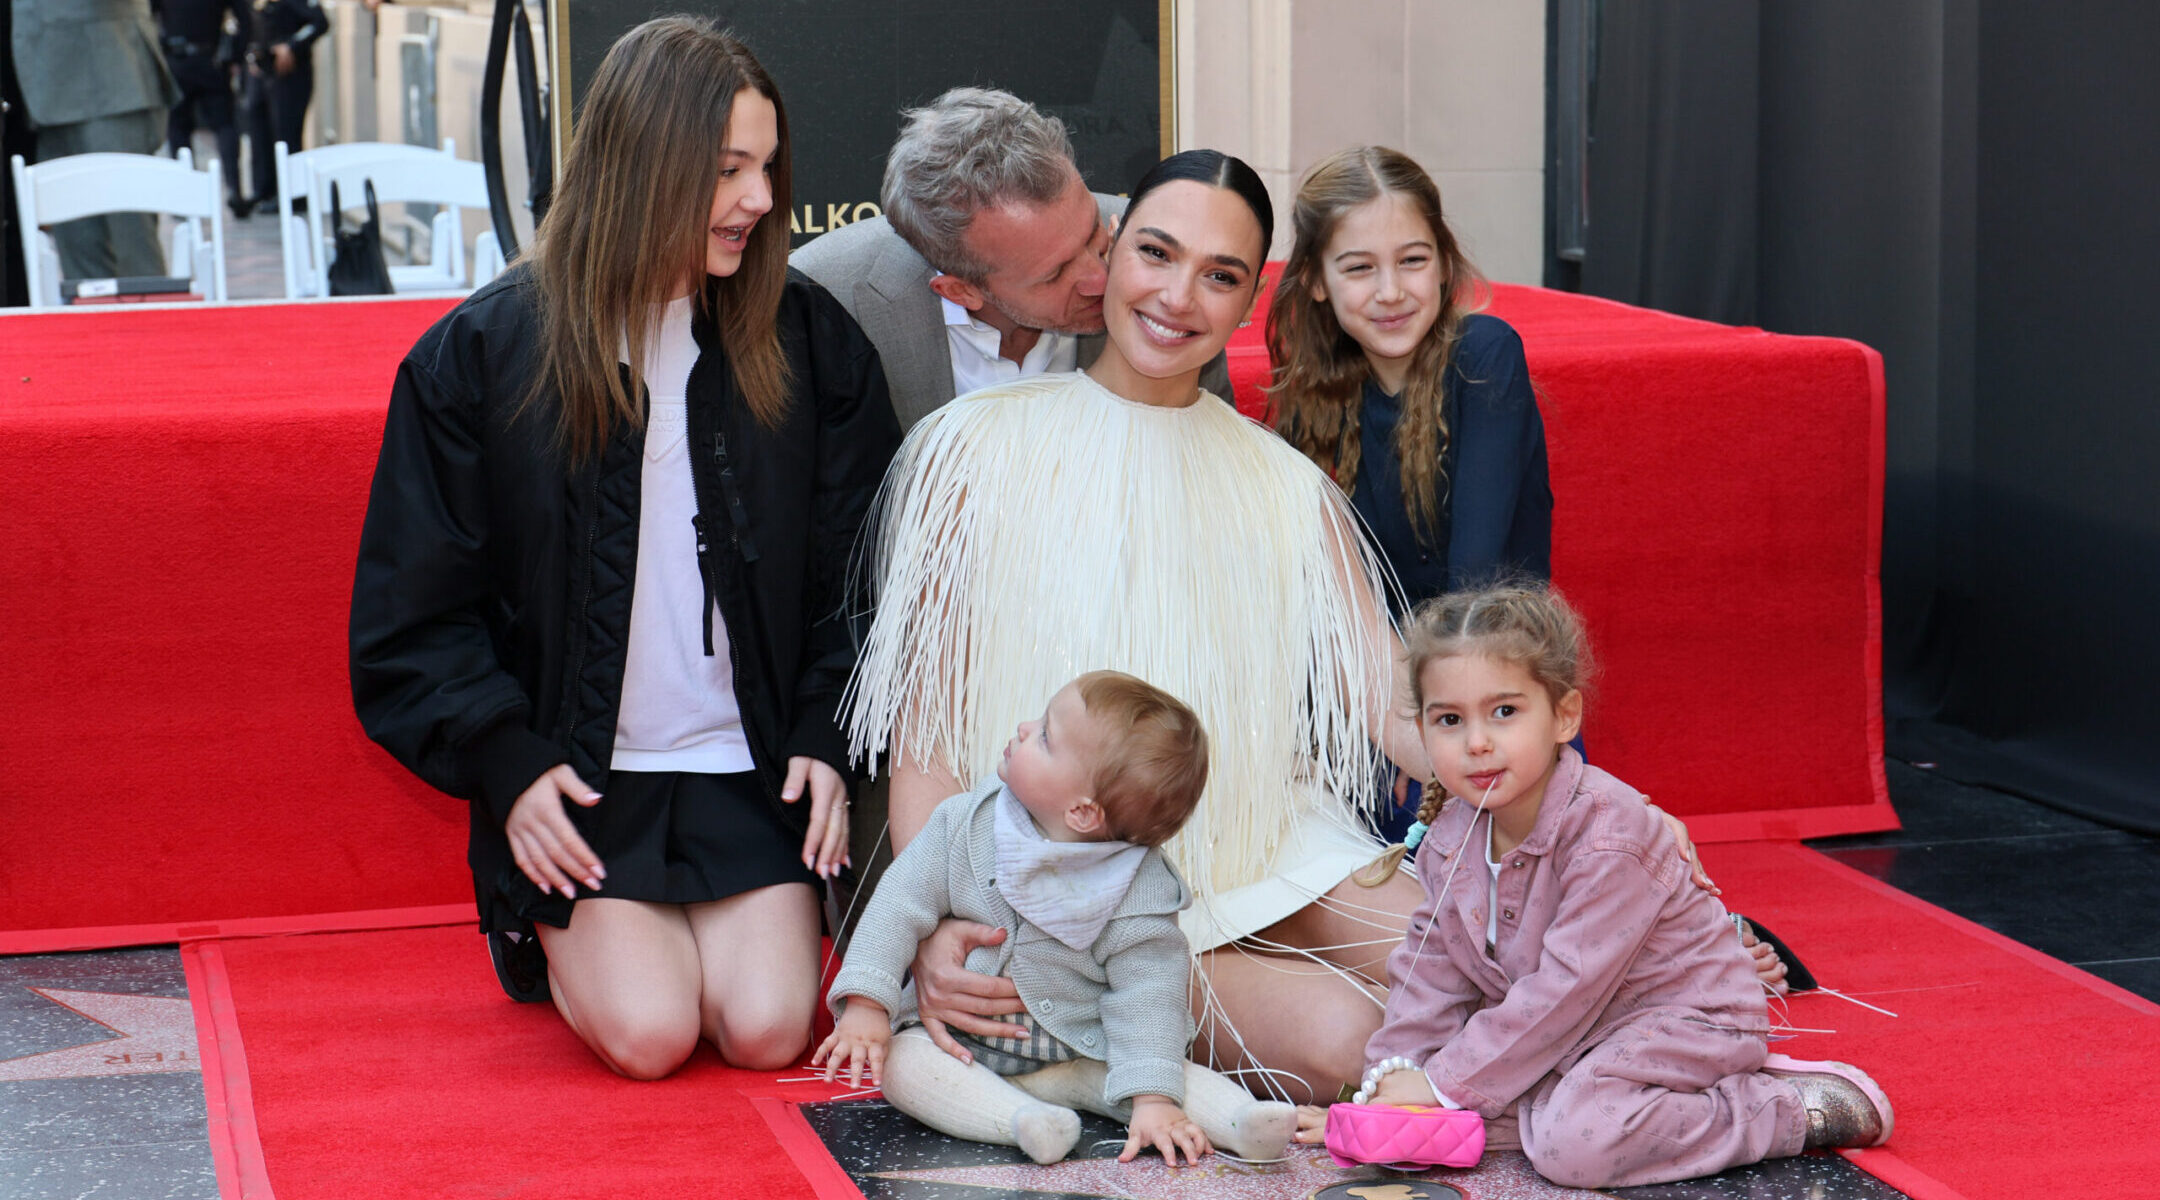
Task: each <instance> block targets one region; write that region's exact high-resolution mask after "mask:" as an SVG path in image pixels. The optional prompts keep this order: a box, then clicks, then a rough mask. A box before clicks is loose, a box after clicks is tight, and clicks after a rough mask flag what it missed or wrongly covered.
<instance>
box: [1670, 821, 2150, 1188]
mask: <svg viewBox="0 0 2160 1200" xmlns="http://www.w3.org/2000/svg"><path fill="white" fill-rule="evenodd" d="M1703 857H1704V859H1705V860H1706V862H1707V864H1708V866H1709V867H1710V870H1711V872H1712V875H1713V876H1714V877H1715V878H1716V879H1717V881H1718V882H1719V883H1720V884H1721V885H1722V886H1723V887H1724V888H1725V892H1726V896H1725V899H1726V901H1727V903H1728V904H1729V905H1730V906H1731V907H1732V908H1734V909H1736V910H1738V911H1741V912H1746V913H1748V914H1750V915H1754V916H1759V917H1761V918H1762V920H1763V921H1764V923H1765V924H1768V925H1769V926H1770V927H1771V928H1773V929H1776V930H1777V931H1778V934H1779V936H1781V937H1784V936H1788V935H1787V934H1786V932H1785V931H1786V929H1787V927H1788V926H1789V927H1791V928H1792V929H1793V930H1795V931H1796V932H1794V933H1793V934H1791V935H1789V936H1790V938H1791V940H1792V942H1793V944H1794V945H1795V946H1799V947H1802V948H1804V950H1803V952H1804V954H1805V955H1806V957H1807V961H1808V965H1809V967H1810V968H1812V969H1813V970H1814V972H1815V974H1816V975H1817V976H1818V977H1819V978H1820V979H1821V981H1822V982H1823V984H1824V986H1826V987H1829V988H1833V989H1836V990H1838V991H1840V992H1844V993H1846V994H1848V995H1851V996H1854V997H1855V998H1857V999H1861V1000H1865V1001H1866V1002H1867V1003H1869V1004H1873V1005H1876V1006H1877V1007H1880V1008H1883V1009H1887V1010H1889V1011H1890V1012H1893V1013H1896V1014H1897V1016H1896V1017H1895V1018H1892V1017H1888V1016H1885V1015H1883V1014H1881V1013H1876V1012H1870V1011H1869V1010H1867V1009H1865V1008H1861V1007H1859V1006H1857V1005H1854V1004H1850V1003H1847V1002H1845V1001H1842V1000H1839V999H1836V998H1834V997H1830V996H1823V995H1808V996H1802V997H1798V998H1796V999H1795V1000H1794V1001H1793V1002H1792V1005H1791V1009H1790V1020H1791V1024H1792V1025H1793V1026H1795V1027H1798V1028H1807V1029H1833V1030H1835V1031H1836V1032H1835V1033H1834V1034H1815V1033H1811V1034H1803V1035H1801V1036H1799V1037H1796V1038H1794V1039H1792V1040H1790V1041H1787V1042H1782V1043H1780V1044H1779V1045H1778V1046H1777V1047H1776V1048H1777V1049H1778V1050H1780V1051H1783V1052H1784V1053H1787V1054H1791V1055H1793V1056H1795V1057H1798V1058H1838V1059H1844V1060H1846V1061H1849V1062H1853V1063H1857V1064H1859V1065H1860V1066H1861V1067H1863V1068H1865V1069H1866V1070H1867V1071H1868V1072H1869V1073H1870V1074H1872V1075H1873V1076H1874V1077H1875V1079H1876V1081H1877V1082H1879V1083H1881V1084H1882V1085H1883V1089H1884V1091H1886V1092H1887V1093H1888V1094H1889V1096H1890V1100H1891V1103H1892V1104H1893V1105H1894V1106H1895V1107H1896V1109H1897V1130H1896V1133H1895V1134H1894V1135H1893V1137H1892V1138H1891V1141H1890V1144H1889V1145H1888V1146H1886V1147H1884V1148H1883V1149H1881V1150H1872V1151H1863V1152H1860V1153H1858V1154H1855V1155H1853V1156H1852V1157H1853V1158H1854V1161H1856V1162H1858V1163H1859V1164H1860V1165H1861V1166H1862V1167H1865V1168H1867V1169H1868V1170H1870V1171H1872V1172H1874V1173H1875V1174H1877V1175H1880V1176H1882V1177H1883V1178H1884V1179H1885V1180H1887V1181H1888V1182H1890V1183H1891V1184H1892V1185H1894V1186H1897V1187H1899V1188H1901V1189H1903V1190H1905V1191H1906V1192H1908V1193H1909V1194H1911V1195H1913V1196H1915V1197H1917V1198H1919V1200H1955V1198H1956V1197H1958V1196H1963V1197H1966V1198H1967V1200H1984V1198H1991V1197H2001V1198H2003V1200H2010V1198H2011V1197H2022V1196H2064V1197H2069V1196H2075V1197H2078V1198H2079V1200H2103V1198H2107V1200H2133V1198H2145V1197H2151V1196H2153V1195H2154V1194H2155V1191H2156V1189H2155V1184H2154V1170H2155V1164H2156V1163H2160V1005H2155V1004H2153V1003H2152V1002H2150V1001H2147V1000H2145V999H2143V998H2141V997H2139V996H2136V995H2134V994H2132V993H2130V992H2127V991H2124V990H2123V989H2121V988H2118V987H2116V986H2115V985H2113V984H2110V983H2108V982H2106V981H2104V980H2101V979H2098V978H2096V977H2094V976H2091V975H2088V974H2086V973H2085V972H2083V971H2080V970H2078V969H2076V968H2075V967H2070V966H2067V965H2065V964H2063V963H2060V962H2057V961H2055V960H2054V959H2051V958H2048V957H2047V956H2045V955H2043V954H2040V953H2039V952H2038V951H2035V950H2031V949H2028V948H2027V947H2025V946H2022V945H2019V944H2017V943H2015V942H2012V941H2010V940H2009V939H2007V938H2004V937H2002V936H2000V935H1999V934H1995V933H1991V932H1989V931H1988V930H1986V929H1983V928H1981V927H1980V926H1977V925H1974V924H1972V923H1971V922H1968V921H1966V920H1964V919H1962V918H1960V917H1957V916H1954V915H1952V914H1950V913H1946V912H1944V911H1943V910H1941V909H1939V908H1936V907H1934V906H1933V905H1929V904H1926V903H1924V902H1922V901H1919V900H1916V899H1914V898H1912V897H1911V896H1908V895H1906V894H1905V893H1903V892H1900V891H1897V890H1896V889H1894V888H1891V887H1889V886H1888V885H1886V884H1882V883H1880V882H1877V881H1876V880H1874V879H1872V878H1869V877H1868V876H1865V875H1862V874H1860V873H1859V872H1857V871H1854V870H1852V869H1850V868H1848V867H1846V866H1844V865H1843V864H1841V863H1838V862H1836V861H1834V860H1832V859H1830V858H1827V857H1825V856H1823V855H1820V854H1817V853H1815V852H1814V851H1812V850H1809V849H1806V848H1805V847H1802V846H1796V845H1791V844H1780V843H1766V842H1757V843H1740V844H1732V845H1721V846H1712V847H1708V848H1707V849H1706V850H1705V851H1704V855H1703Z"/></svg>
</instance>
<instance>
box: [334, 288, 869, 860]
mask: <svg viewBox="0 0 2160 1200" xmlns="http://www.w3.org/2000/svg"><path fill="white" fill-rule="evenodd" d="M536 299H537V289H536V287H535V286H534V285H533V284H532V283H531V282H530V279H529V273H528V272H527V271H526V270H525V269H522V268H521V269H516V270H512V271H510V272H508V273H506V274H505V275H503V276H502V277H500V278H499V279H497V280H496V281H495V282H493V283H490V284H489V285H487V286H486V287H484V288H482V289H480V290H479V291H477V292H475V293H474V294H473V295H472V296H471V297H470V298H468V299H467V300H465V301H464V302H463V303H461V304H459V305H458V306H457V307H456V308H455V309H452V310H451V311H450V312H449V313H448V314H447V315H445V316H444V317H443V318H442V320H440V321H438V322H436V324H435V326H434V327H433V328H431V329H429V330H428V331H427V333H426V334H424V335H423V336H422V337H421V338H420V340H419V342H418V343H416V344H415V345H414V346H413V348H412V351H411V352H410V353H409V354H407V355H406V356H405V360H404V362H403V363H401V364H400V365H399V367H398V372H397V380H396V384H395V386H394V387H393V390H392V392H391V396H390V408H389V414H388V417H387V419H386V422H385V425H384V429H383V444H382V455H381V458H380V459H379V460H378V461H377V464H376V468H375V481H374V486H373V489H372V491H371V492H370V494H369V498H368V510H367V519H366V523H365V525H364V526H363V528H362V530H361V534H360V556H359V564H358V566H357V568H356V569H355V571H354V576H353V602H352V624H351V669H352V688H353V704H354V707H355V709H356V710H357V711H358V713H359V717H360V722H361V724H362V725H363V726H364V727H365V728H366V729H367V732H368V736H370V737H372V738H374V739H375V740H376V741H377V742H379V743H380V744H381V745H382V746H383V747H384V748H385V749H386V750H388V751H389V752H390V753H391V754H392V755H393V756H395V757H396V758H397V760H398V761H399V762H401V763H403V764H404V765H405V766H406V767H408V768H409V769H411V770H412V771H413V773H414V774H416V775H418V776H420V778H422V779H423V780H425V781H427V782H428V783H430V784H432V785H434V786H435V787H437V788H440V789H441V790H443V791H445V792H448V793H450V794H452V795H454V796H458V797H461V798H463V799H467V800H471V801H474V804H473V806H472V809H473V812H472V833H473V837H472V846H471V852H470V858H471V861H472V866H473V870H474V876H475V882H476V883H479V884H483V885H484V882H485V881H486V880H488V879H491V878H494V877H495V876H496V875H498V874H499V873H500V872H502V871H505V870H508V869H509V868H510V859H509V853H508V847H507V845H506V844H505V843H504V839H503V832H502V829H503V821H504V820H505V818H507V816H508V815H509V811H510V806H511V805H512V803H514V802H515V801H516V799H517V797H518V795H519V794H520V793H522V792H523V791H524V790H525V789H526V788H527V787H529V786H531V784H532V782H533V781H534V780H535V779H537V778H539V776H540V775H541V774H542V773H543V772H545V771H547V770H548V769H549V768H551V767H553V766H555V765H557V764H559V763H564V762H567V763H569V764H571V766H572V767H573V768H575V769H576V771H577V773H578V775H579V776H580V777H581V778H582V779H584V780H585V782H587V783H589V784H591V785H592V786H593V787H594V788H596V789H598V790H600V791H601V792H603V793H604V792H605V791H606V790H607V778H608V764H609V760H610V758H611V756H612V755H613V752H614V741H615V720H616V713H617V709H618V706H619V703H620V699H621V695H622V685H623V672H624V662H625V655H626V652H627V649H628V646H629V633H630V601H631V587H632V582H633V581H634V580H635V578H636V574H637V570H636V568H637V541H638V515H639V514H638V510H639V496H640V470H641V468H642V466H643V463H644V430H643V429H642V427H629V426H624V427H620V428H618V429H617V431H616V433H615V435H614V436H613V437H612V438H611V439H610V440H609V441H608V443H607V445H606V446H605V447H604V448H603V449H602V450H601V452H600V453H599V454H597V455H595V456H592V457H591V460H590V461H588V462H586V463H585V464H583V465H582V466H580V467H577V468H575V469H571V468H568V467H566V466H565V463H564V459H563V458H562V456H561V455H560V454H559V453H558V452H557V451H556V450H555V449H554V448H553V440H552V439H553V436H554V411H553V409H552V406H550V405H548V404H546V403H544V402H542V403H537V404H534V405H532V406H531V407H530V408H529V409H526V410H524V411H520V406H519V403H518V401H519V399H520V398H521V397H522V396H523V395H524V394H525V389H526V387H527V382H528V380H529V379H530V378H531V372H532V371H533V370H535V369H536V367H537V364H538V361H539V321H538V314H537V312H536V309H535V304H536ZM778 326H779V335H780V338H781V343H782V346H783V347H784V349H785V352H786V355H787V360H788V364H789V366H790V368H791V369H792V371H793V377H794V395H793V402H792V404H791V405H790V407H789V409H788V412H787V415H786V417H785V418H784V419H783V420H782V421H781V423H780V425H779V427H778V428H775V429H766V428H764V427H762V426H760V425H759V424H758V423H757V421H756V420H755V418H753V417H752V416H751V414H750V412H749V409H748V407H747V406H746V404H745V402H744V401H743V399H742V396H741V394H740V392H739V391H738V390H737V388H736V384H735V379H734V374H733V372H732V371H730V370H729V368H728V364H727V360H726V356H725V352H724V351H723V350H722V349H721V346H720V343H719V336H718V332H717V330H716V329H715V328H714V327H713V326H712V324H711V323H710V322H709V320H707V319H704V318H702V317H701V318H699V319H698V321H697V323H696V325H695V334H696V338H697V342H698V347H699V351H700V353H699V357H698V360H697V365H696V366H695V367H694V368H693V369H692V371H691V373H690V380H689V387H688V397H687V408H688V419H689V435H688V436H689V438H690V447H691V461H692V464H693V475H694V477H695V489H696V495H697V506H698V524H699V529H698V530H697V536H698V541H699V561H700V565H701V569H702V571H703V574H704V576H705V585H706V589H707V592H708V594H710V595H711V596H712V597H713V598H714V599H715V600H716V601H717V604H718V608H719V612H720V615H721V618H722V619H723V620H724V621H725V622H726V634H727V645H728V653H730V654H732V655H733V657H734V668H735V676H734V680H735V683H734V686H735V697H736V701H737V703H738V705H739V706H740V708H741V711H742V718H743V731H744V734H745V735H746V737H747V739H748V741H749V744H750V753H751V757H752V759H753V760H754V761H755V762H756V765H757V771H758V774H759V775H760V777H761V779H762V781H763V783H764V784H765V786H764V787H763V788H762V789H761V790H762V791H764V792H765V793H766V794H767V795H768V796H769V797H774V801H773V802H774V804H775V808H776V810H777V811H779V812H780V813H781V814H782V816H783V818H784V819H785V820H786V822H787V823H788V824H789V825H790V826H791V827H793V828H795V829H797V830H798V831H800V830H801V829H802V828H803V827H804V825H805V824H806V821H807V812H806V810H807V809H808V807H809V806H808V805H801V804H797V805H783V804H779V803H778V801H777V795H778V792H779V789H780V785H781V779H782V776H783V774H784V772H785V770H786V763H787V760H788V758H790V757H792V756H795V755H807V756H810V757H813V758H817V759H819V760H822V761H824V762H826V763H829V764H831V765H832V766H833V767H834V768H835V769H837V770H839V771H840V772H841V773H842V775H843V776H846V777H847V778H849V779H851V780H852V779H854V778H855V774H854V772H852V771H851V770H850V768H849V765H848V756H847V748H846V738H845V735H844V734H843V732H842V731H841V728H840V720H839V706H840V700H841V696H842V693H843V691H844V690H845V688H846V685H847V679H848V675H849V673H850V672H851V671H852V670H853V668H854V663H855V653H856V641H855V638H854V636H853V634H852V631H853V629H854V628H856V627H855V626H853V625H852V624H851V619H852V618H859V616H860V615H861V614H860V611H859V609H860V608H861V607H862V606H861V605H858V604H856V603H853V602H852V598H851V597H850V596H849V594H848V592H849V580H850V570H849V563H850V556H851V554H852V553H853V551H854V549H855V544H856V540H857V538H858V537H859V536H860V534H861V532H862V527H863V522H864V519H865V517H866V515H867V513H868V512H869V509H870V505H871V501H872V499H873V498H874V496H875V494H876V491H877V488H878V486H879V483H880V482H881V480H882V479H883V477H884V474H885V468H886V467H887V465H888V464H889V463H890V462H891V459H892V455H893V452H894V449H895V448H896V447H897V446H898V444H899V440H900V429H899V424H898V422H897V421H896V420H895V418H894V416H893V411H892V403H891V400H890V399H889V397H888V396H887V394H886V390H885V376H884V372H883V370H882V368H881V367H880V366H879V364H878V357H877V351H876V350H875V349H873V348H872V347H871V345H870V342H869V339H868V338H866V337H865V336H864V335H863V333H862V330H861V329H860V328H858V327H857V326H856V324H855V321H854V319H853V318H851V317H850V316H848V314H847V312H846V311H845V310H843V309H842V308H841V306H840V304H839V303H838V302H837V301H835V300H834V299H833V298H832V297H831V296H830V295H828V294H827V293H826V292H825V290H824V289H823V288H822V287H820V286H818V285H817V284H815V283H813V282H811V281H810V280H809V279H808V278H806V277H804V276H803V275H801V274H800V273H799V272H795V271H790V272H789V274H788V282H787V286H786V289H785V291H784V293H783V295H782V298H781V301H780V313H779V321H778ZM706 611H707V614H708V619H709V617H710V613H711V611H712V610H711V607H710V606H708V608H707V610H706ZM573 807H574V806H573ZM572 815H573V818H574V817H575V816H576V813H575V812H573V814H572Z"/></svg>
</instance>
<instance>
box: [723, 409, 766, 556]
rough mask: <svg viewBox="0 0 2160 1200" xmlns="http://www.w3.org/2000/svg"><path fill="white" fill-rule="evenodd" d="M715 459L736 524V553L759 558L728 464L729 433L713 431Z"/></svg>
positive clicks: (729, 510)
mask: <svg viewBox="0 0 2160 1200" xmlns="http://www.w3.org/2000/svg"><path fill="white" fill-rule="evenodd" d="M713 459H714V461H716V462H717V463H719V465H720V498H721V499H722V500H724V501H726V502H727V506H728V517H729V519H730V523H731V524H732V525H733V526H734V534H733V538H734V542H735V550H736V553H738V554H740V555H742V560H743V561H744V562H756V561H757V560H758V548H757V543H755V542H753V541H751V540H750V535H749V533H748V532H747V531H748V530H749V528H750V513H749V511H748V510H747V509H745V508H743V502H742V492H741V491H740V490H739V489H737V488H736V486H735V468H733V467H731V466H729V465H728V453H727V434H725V433H722V432H721V431H719V430H717V429H716V430H714V431H713Z"/></svg>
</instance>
